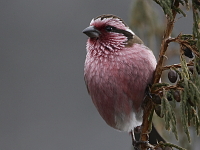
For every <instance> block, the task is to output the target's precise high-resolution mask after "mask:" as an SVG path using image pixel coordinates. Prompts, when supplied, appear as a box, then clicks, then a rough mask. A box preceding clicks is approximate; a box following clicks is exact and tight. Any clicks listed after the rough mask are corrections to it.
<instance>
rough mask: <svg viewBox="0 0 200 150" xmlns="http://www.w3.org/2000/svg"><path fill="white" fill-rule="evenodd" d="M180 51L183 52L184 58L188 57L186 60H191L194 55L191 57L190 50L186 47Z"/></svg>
mask: <svg viewBox="0 0 200 150" xmlns="http://www.w3.org/2000/svg"><path fill="white" fill-rule="evenodd" d="M182 50H183V52H184V55H185V56H186V57H188V58H193V57H194V55H193V53H192V51H191V49H189V48H188V47H184V48H183V49H182Z"/></svg>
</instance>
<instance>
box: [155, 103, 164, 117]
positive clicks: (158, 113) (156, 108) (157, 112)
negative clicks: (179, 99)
mask: <svg viewBox="0 0 200 150" xmlns="http://www.w3.org/2000/svg"><path fill="white" fill-rule="evenodd" d="M155 112H156V114H157V115H158V116H159V117H160V118H163V117H164V115H163V114H162V113H161V106H160V105H157V106H156V107H155Z"/></svg>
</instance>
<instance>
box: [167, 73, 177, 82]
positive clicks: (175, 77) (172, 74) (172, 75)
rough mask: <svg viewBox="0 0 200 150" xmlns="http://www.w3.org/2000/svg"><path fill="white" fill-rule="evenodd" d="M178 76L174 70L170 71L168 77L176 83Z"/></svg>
mask: <svg viewBox="0 0 200 150" xmlns="http://www.w3.org/2000/svg"><path fill="white" fill-rule="evenodd" d="M177 78H178V74H177V73H176V71H174V70H170V71H169V72H168V79H169V81H170V82H171V83H175V82H176V80H177Z"/></svg>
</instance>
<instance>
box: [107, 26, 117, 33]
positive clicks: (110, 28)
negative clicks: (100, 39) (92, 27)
mask: <svg viewBox="0 0 200 150" xmlns="http://www.w3.org/2000/svg"><path fill="white" fill-rule="evenodd" d="M105 29H106V31H108V32H112V31H113V30H114V29H115V27H112V26H106V27H105Z"/></svg>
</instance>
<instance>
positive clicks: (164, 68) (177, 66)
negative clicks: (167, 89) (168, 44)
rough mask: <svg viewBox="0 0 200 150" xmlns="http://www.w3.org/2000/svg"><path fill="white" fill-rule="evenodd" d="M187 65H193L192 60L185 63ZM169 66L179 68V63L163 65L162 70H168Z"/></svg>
mask: <svg viewBox="0 0 200 150" xmlns="http://www.w3.org/2000/svg"><path fill="white" fill-rule="evenodd" d="M187 66H194V63H193V62H192V61H190V62H189V63H187ZM170 68H181V64H173V65H167V66H163V67H162V71H164V70H168V69H170Z"/></svg>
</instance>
